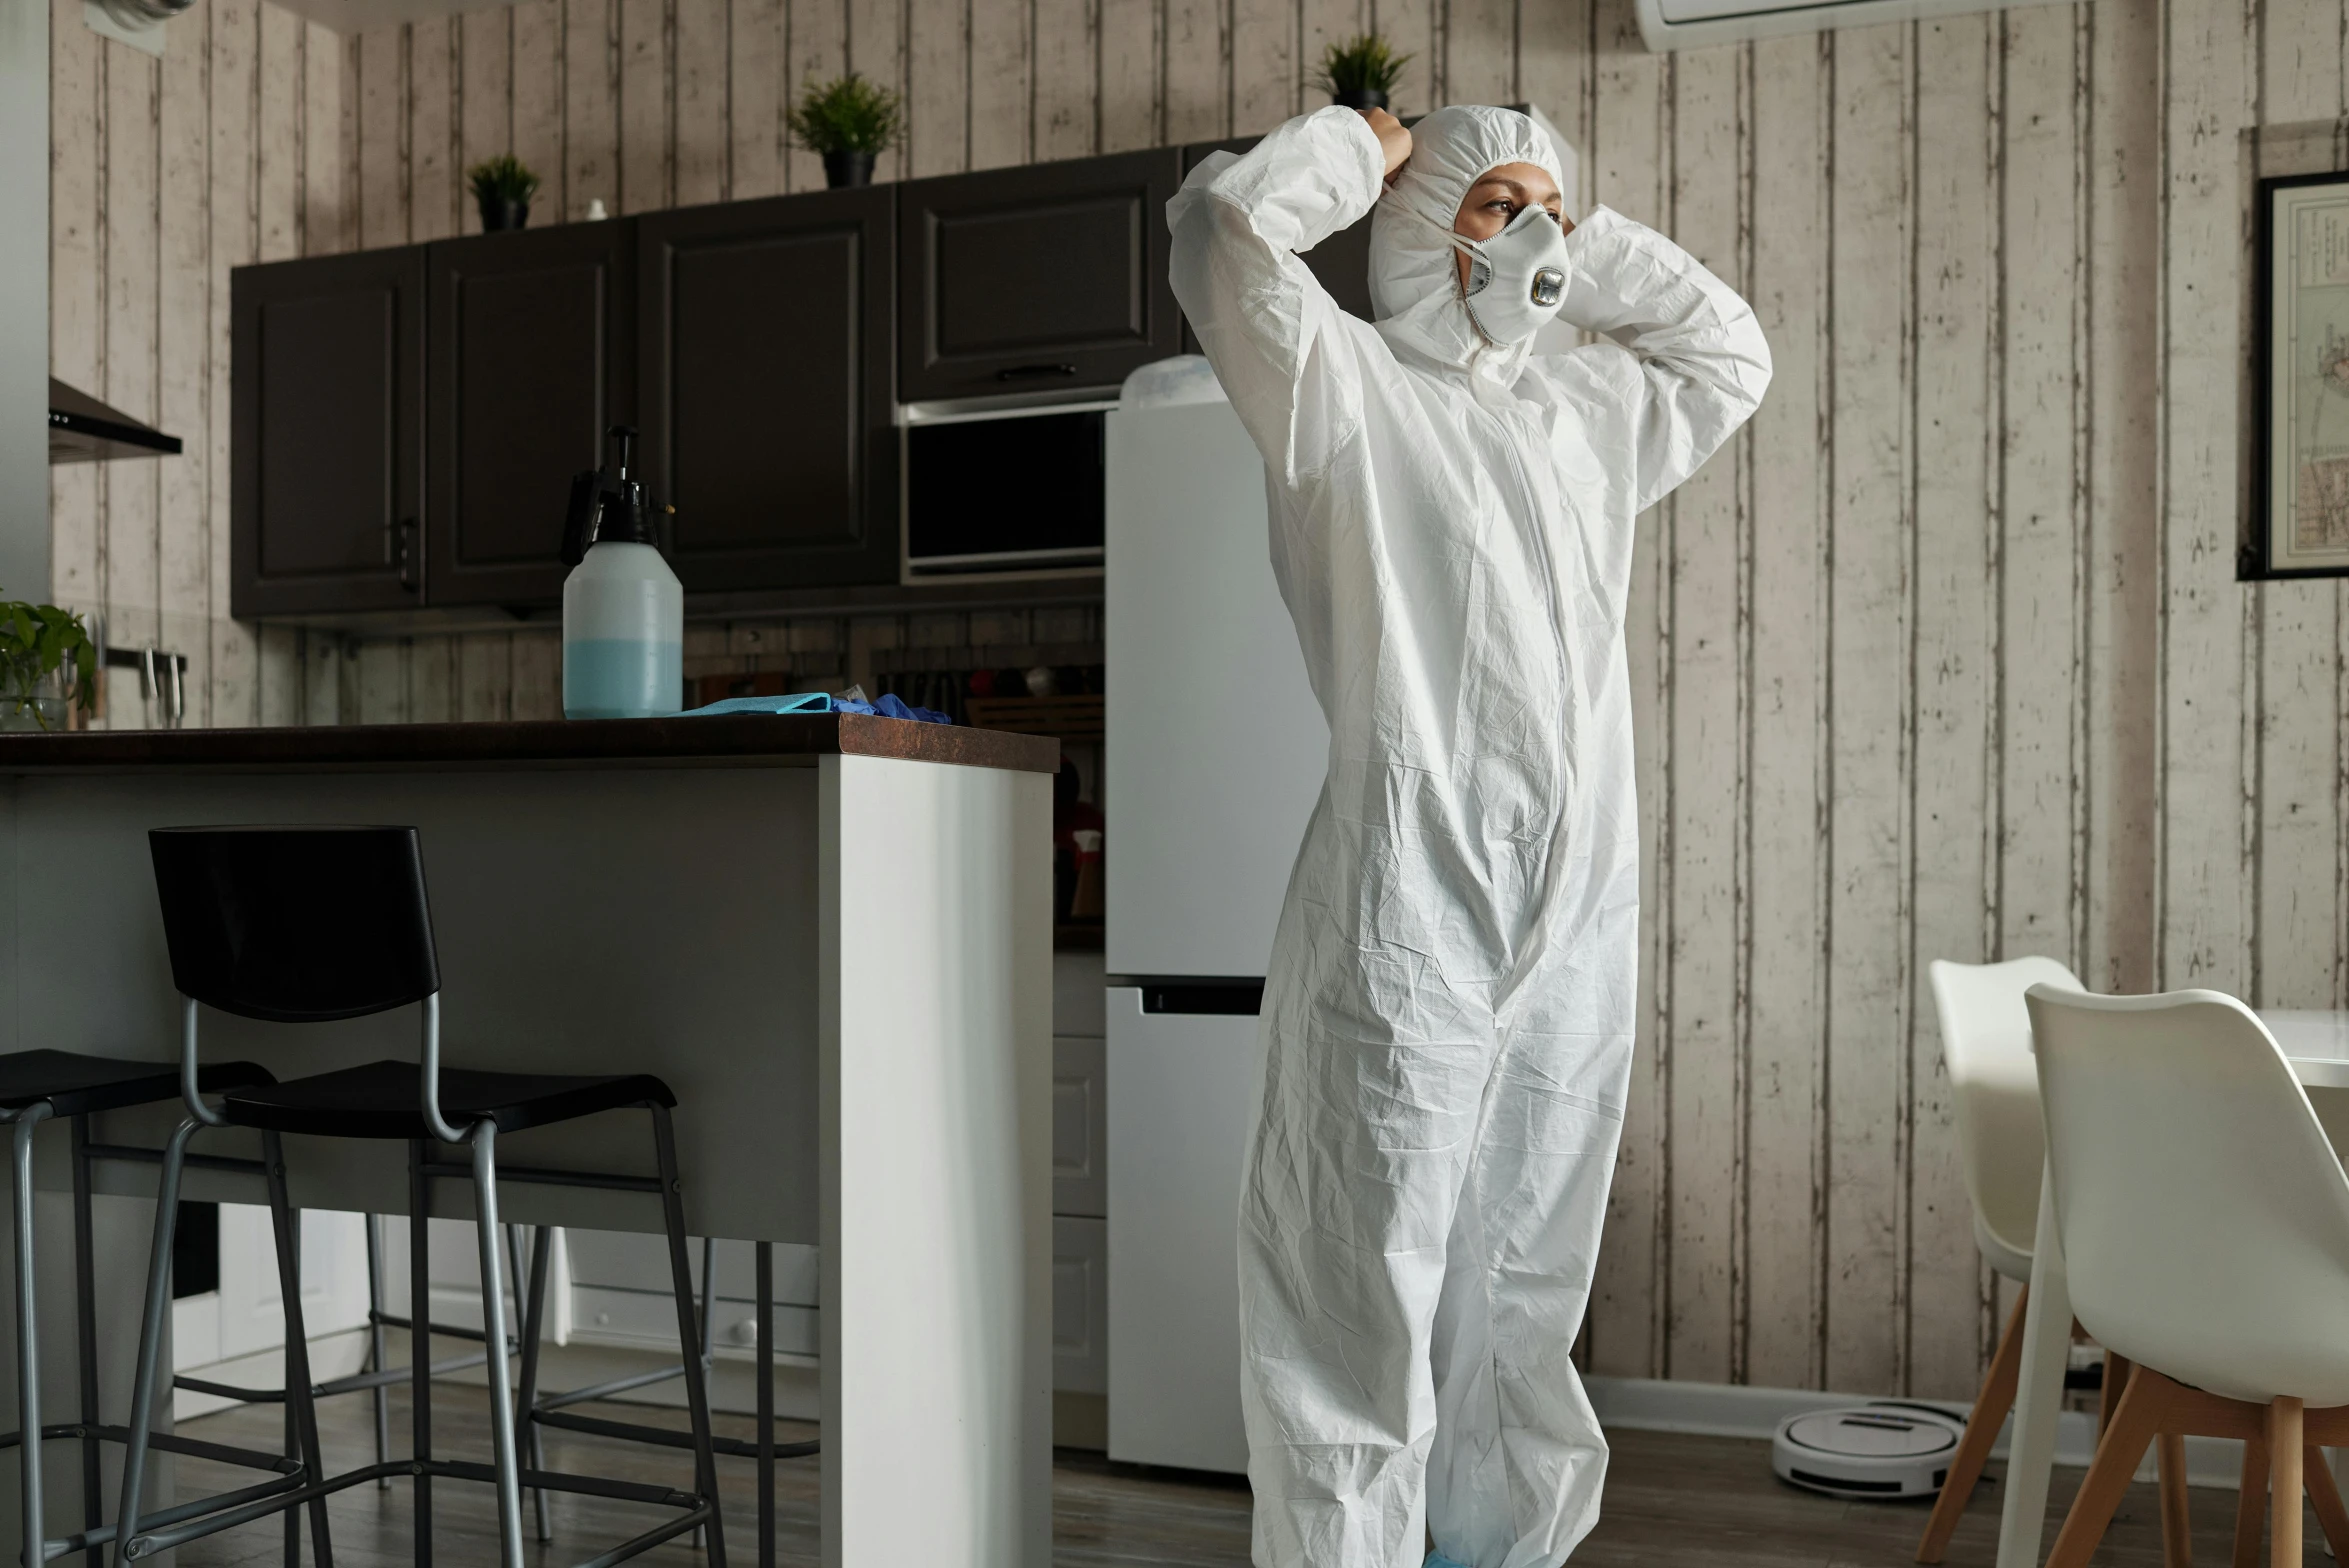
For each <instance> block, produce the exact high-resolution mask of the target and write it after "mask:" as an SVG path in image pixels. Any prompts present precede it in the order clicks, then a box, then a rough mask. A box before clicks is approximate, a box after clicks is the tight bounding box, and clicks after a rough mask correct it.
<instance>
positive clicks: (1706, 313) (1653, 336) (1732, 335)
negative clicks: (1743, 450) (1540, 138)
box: [1536, 207, 1770, 509]
mask: <svg viewBox="0 0 2349 1568" xmlns="http://www.w3.org/2000/svg"><path fill="white" fill-rule="evenodd" d="M1566 250H1567V255H1568V256H1569V258H1570V260H1571V265H1570V267H1569V269H1568V277H1567V283H1566V298H1565V300H1564V302H1563V303H1562V304H1561V305H1560V306H1559V310H1558V314H1559V316H1560V318H1561V319H1563V320H1564V321H1566V322H1567V323H1568V324H1569V325H1571V326H1576V327H1580V328H1581V329H1583V330H1584V331H1586V332H1590V333H1593V334H1596V335H1597V336H1598V337H1599V338H1601V339H1602V340H1603V341H1601V342H1597V343H1593V344H1589V345H1586V346H1585V347H1582V348H1579V349H1576V350H1574V351H1573V352H1571V353H1568V354H1563V355H1556V356H1551V357H1548V358H1546V359H1544V360H1539V361H1536V364H1537V366H1539V368H1541V369H1543V370H1545V371H1547V372H1548V373H1549V376H1550V377H1551V378H1552V379H1553V381H1554V383H1555V384H1557V385H1559V386H1561V387H1562V388H1571V389H1574V390H1575V392H1576V394H1577V397H1578V400H1580V401H1585V402H1595V403H1602V404H1611V405H1613V406H1616V407H1619V408H1620V409H1621V410H1622V417H1623V418H1624V419H1625V421H1626V425H1625V427H1624V435H1625V437H1626V441H1625V444H1626V445H1628V447H1629V449H1630V455H1631V458H1632V466H1633V469H1634V473H1633V484H1634V488H1635V490H1636V492H1637V496H1638V505H1639V507H1640V508H1642V509H1645V508H1647V507H1649V506H1652V505H1654V504H1655V503H1656V502H1657V501H1658V500H1660V499H1662V498H1663V497H1664V496H1665V495H1667V494H1669V493H1670V492H1671V491H1672V489H1673V488H1674V487H1675V486H1677V485H1678V484H1679V483H1680V482H1681V481H1682V480H1684V479H1686V478H1688V476H1689V475H1691V474H1693V473H1695V472H1696V471H1697V469H1698V468H1699V467H1701V466H1703V464H1704V461H1705V459H1706V458H1708V457H1711V456H1712V455H1713V453H1714V452H1715V451H1716V450H1718V449H1719V447H1720V446H1721V444H1722V443H1723V442H1725V441H1727V440H1728V439H1729V437H1730V435H1731V434H1732V433H1733V432H1735V431H1736V429H1737V427H1738V426H1739V425H1742V424H1744V423H1745V421H1746V419H1747V417H1748V416H1750V415H1751V414H1752V413H1753V411H1754V410H1755V409H1756V408H1757V407H1759V406H1760V404H1761V401H1762V394H1763V392H1764V391H1765V390H1767V388H1768V387H1769V385H1770V345H1769V344H1768V343H1766V342H1764V341H1763V339H1762V328H1761V324H1760V323H1759V322H1757V321H1756V320H1755V319H1754V313H1753V309H1752V307H1751V306H1749V305H1747V304H1746V302H1745V301H1744V300H1742V299H1740V298H1739V297H1738V296H1737V293H1736V291H1734V290H1733V289H1731V288H1730V287H1729V285H1727V284H1726V283H1723V282H1722V281H1721V280H1720V279H1719V278H1717V277H1715V276H1713V274H1712V273H1710V272H1708V271H1707V270H1705V267H1704V265H1703V264H1702V263H1701V262H1699V261H1698V260H1697V259H1696V258H1695V257H1694V256H1691V255H1690V254H1689V253H1688V252H1686V251H1684V250H1682V249H1681V248H1680V247H1679V246H1677V245H1675V244H1673V243H1672V242H1671V241H1670V240H1668V239H1666V238H1664V236H1663V235H1661V234H1658V233H1657V232H1656V231H1655V230H1653V229H1650V228H1647V227H1645V226H1644V225H1641V224H1638V223H1634V222H1632V221H1631V220H1630V219H1629V218H1626V217H1624V216H1623V215H1622V214H1620V213H1617V212H1612V211H1610V210H1608V209H1607V208H1605V207H1600V208H1596V209H1594V210H1593V211H1592V213H1591V215H1590V216H1589V217H1588V218H1586V219H1584V220H1583V222H1582V223H1581V224H1580V225H1579V226H1577V227H1576V229H1575V230H1574V232H1573V233H1572V234H1569V235H1568V236H1567V237H1566ZM1594 383H1596V385H1594ZM1593 394H1598V396H1596V397H1594V396H1593Z"/></svg>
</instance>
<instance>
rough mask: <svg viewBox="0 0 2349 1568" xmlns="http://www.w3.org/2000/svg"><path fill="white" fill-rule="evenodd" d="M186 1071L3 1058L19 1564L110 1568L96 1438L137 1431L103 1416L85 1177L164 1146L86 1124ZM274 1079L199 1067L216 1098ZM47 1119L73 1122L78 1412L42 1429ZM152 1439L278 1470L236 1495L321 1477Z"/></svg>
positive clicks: (234, 1451)
mask: <svg viewBox="0 0 2349 1568" xmlns="http://www.w3.org/2000/svg"><path fill="white" fill-rule="evenodd" d="M179 1073H180V1070H179V1068H178V1067H177V1066H175V1065H174V1064H172V1063H168V1062H140V1061H126V1060H124V1059H122V1058H120V1057H109V1056H83V1055H79V1054H77V1053H75V1052H71V1051H53V1050H33V1051H15V1052H11V1053H9V1054H7V1055H4V1056H0V1122H6V1123H7V1124H9V1126H10V1127H11V1128H12V1129H13V1132H12V1143H11V1149H10V1153H11V1156H12V1168H13V1171H14V1175H15V1185H16V1208H15V1252H16V1380H17V1381H16V1393H17V1412H18V1423H19V1424H18V1427H17V1430H15V1431H14V1432H10V1433H7V1434H6V1435H4V1436H0V1448H7V1447H11V1446H13V1447H15V1448H16V1449H17V1450H18V1453H17V1466H18V1475H19V1486H20V1495H21V1496H22V1497H23V1499H24V1508H23V1520H22V1523H23V1529H24V1543H23V1544H24V1559H23V1560H24V1561H25V1562H28V1563H40V1562H43V1561H46V1560H47V1559H49V1558H51V1557H63V1556H70V1555H71V1554H73V1553H75V1552H84V1553H87V1554H88V1560H89V1561H90V1562H92V1563H94V1564H98V1565H100V1568H103V1564H104V1563H105V1561H106V1550H105V1549H106V1544H107V1543H108V1542H109V1541H111V1540H113V1538H114V1532H113V1531H112V1530H111V1529H108V1528H106V1527H105V1526H104V1524H103V1523H102V1510H101V1507H100V1501H99V1485H100V1482H99V1477H98V1453H99V1445H100V1444H101V1443H127V1442H128V1441H129V1438H130V1430H129V1428H127V1427H120V1426H108V1425H106V1424H105V1423H104V1422H103V1421H101V1420H100V1418H99V1414H98V1353H97V1339H98V1324H97V1280H96V1268H95V1259H94V1257H93V1254H92V1251H91V1229H90V1186H91V1183H90V1174H91V1171H92V1169H93V1168H94V1167H95V1166H97V1165H98V1164H99V1163H100V1162H102V1161H131V1162H138V1163H145V1164H159V1163H161V1161H162V1159H163V1151H162V1150H160V1149H141V1148H135V1147H128V1146H123V1145H116V1144H104V1143H94V1142H92V1141H91V1137H90V1119H91V1118H92V1117H94V1116H98V1115H101V1114H103V1113H104V1112H107V1111H119V1110H125V1109H128V1108H130V1107H132V1106H139V1105H158V1104H161V1103H163V1102H165V1101H168V1100H175V1099H178V1098H179V1096H180V1077H179ZM269 1081H270V1077H269V1073H268V1071H267V1070H266V1069H264V1068H262V1067H259V1066H257V1065H255V1064H254V1063H252V1062H218V1063H215V1064H213V1065H212V1066H210V1067H207V1068H205V1069H204V1070H203V1072H202V1073H201V1074H200V1075H199V1076H198V1079H197V1086H198V1087H199V1088H200V1089H202V1090H204V1091H206V1092H208V1093H219V1092H221V1091H223V1090H227V1089H234V1088H246V1087H252V1086H255V1085H260V1084H266V1083H268V1082H269ZM51 1120H61V1121H70V1122H71V1123H72V1124H73V1272H74V1338H75V1348H76V1362H77V1364H76V1372H77V1374H78V1377H77V1383H78V1385H79V1386H78V1390H77V1391H78V1393H79V1395H80V1403H81V1419H80V1420H79V1421H74V1422H61V1423H50V1424H47V1425H44V1424H43V1423H42V1421H41V1346H40V1331H39V1325H38V1323H37V1321H36V1318H35V1311H34V1302H35V1299H36V1297H37V1295H38V1291H37V1289H36V1283H37V1275H36V1270H35V1267H34V1248H33V1135H34V1132H35V1131H36V1129H38V1128H39V1127H40V1125H41V1123H43V1122H45V1121H51ZM207 1163H210V1164H217V1165H219V1166H223V1167H226V1168H229V1169H235V1170H240V1171H244V1172H247V1173H251V1174H259V1173H260V1172H261V1165H260V1162H258V1161H254V1160H225V1159H224V1160H218V1161H211V1162H207ZM278 1261H279V1267H280V1269H281V1270H282V1269H284V1268H285V1266H286V1263H287V1259H286V1258H285V1256H284V1254H283V1253H282V1252H281V1253H280V1254H279V1260H278ZM290 1278H291V1276H289V1275H284V1274H282V1273H281V1276H280V1281H279V1283H280V1286H281V1288H285V1287H287V1286H288V1284H289V1281H290ZM28 1432H30V1433H33V1434H34V1438H33V1440H32V1441H30V1442H28V1441H26V1440H25V1434H26V1433H28ZM60 1439H74V1440H78V1441H79V1442H80V1444H81V1462H82V1510H83V1513H82V1529H81V1530H80V1531H79V1532H78V1533H76V1534H74V1535H69V1536H63V1537H58V1538H50V1537H49V1535H48V1521H47V1519H46V1518H45V1517H44V1513H45V1510H44V1506H43V1504H44V1499H43V1494H42V1444H43V1443H44V1442H47V1441H56V1440H60ZM148 1442H149V1444H150V1445H151V1446H153V1447H155V1448H159V1449H162V1450H164V1451H165V1452H168V1453H177V1454H186V1455H191V1456H195V1457H201V1458H205V1459H212V1460H218V1461H221V1462H223V1463H226V1464H231V1465H238V1466H241V1467H244V1468H246V1469H253V1470H267V1471H270V1472H273V1475H274V1479H272V1480H270V1481H266V1482H263V1483H261V1484H260V1485H259V1486H257V1487H253V1488H249V1489H247V1492H246V1493H245V1494H240V1495H249V1496H254V1497H258V1496H272V1495H278V1494H282V1493H285V1492H288V1491H291V1490H293V1489H294V1488H296V1487H299V1486H301V1485H302V1484H303V1483H304V1482H305V1481H306V1480H309V1479H314V1477H312V1476H311V1475H310V1474H309V1472H308V1471H307V1470H306V1468H305V1467H304V1465H303V1464H302V1462H301V1461H299V1460H297V1459H295V1458H293V1457H291V1456H290V1455H288V1454H271V1453H264V1452H262V1451H260V1450H257V1449H247V1448H231V1447H227V1446H225V1445H222V1444H219V1443H200V1442H193V1441H190V1440H188V1439H186V1438H182V1437H177V1436H174V1435H172V1434H170V1433H162V1432H156V1433H150V1434H149V1436H148ZM287 1446H288V1447H289V1448H291V1447H293V1446H294V1445H293V1444H292V1443H291V1442H289V1443H288V1444H287ZM276 1506H277V1507H278V1508H279V1509H280V1510H281V1511H283V1512H284V1513H285V1516H286V1531H287V1552H288V1559H289V1561H290V1560H291V1557H292V1554H293V1553H294V1551H295V1549H296V1548H295V1546H294V1535H293V1532H294V1530H295V1528H296V1519H297V1515H296V1509H297V1507H298V1500H297V1501H291V1502H289V1501H284V1500H281V1501H279V1502H278V1503H277V1505H276Z"/></svg>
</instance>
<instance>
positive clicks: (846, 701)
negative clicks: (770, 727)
mask: <svg viewBox="0 0 2349 1568" xmlns="http://www.w3.org/2000/svg"><path fill="white" fill-rule="evenodd" d="M728 713H871V714H878V715H879V716H880V717H882V718H884V719H910V720H913V721H914V722H916V723H920V724H952V723H953V722H954V720H952V719H950V718H948V717H947V716H946V715H945V714H943V713H940V712H939V711H938V710H937V709H935V708H916V707H912V706H910V705H909V704H908V703H907V702H906V700H905V699H904V698H902V697H900V696H898V695H897V694H895V693H894V692H888V693H884V694H882V695H881V696H880V697H878V698H876V699H875V700H874V701H872V702H858V701H857V700H856V699H855V698H853V697H835V696H833V695H832V694H831V693H830V692H827V691H801V692H793V693H792V694H791V695H790V696H788V697H725V698H721V699H720V700H718V701H716V702H712V703H707V704H704V705H703V706H701V707H699V708H688V709H686V710H685V713H684V715H683V717H687V718H691V717H695V716H697V715H699V716H710V717H716V716H720V715H724V714H728Z"/></svg>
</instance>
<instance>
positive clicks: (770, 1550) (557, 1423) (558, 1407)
mask: <svg viewBox="0 0 2349 1568" xmlns="http://www.w3.org/2000/svg"><path fill="white" fill-rule="evenodd" d="M530 1249H531V1250H530V1260H531V1261H530V1290H529V1305H528V1307H527V1308H526V1309H525V1315H524V1319H523V1326H522V1395H521V1400H520V1405H521V1411H522V1415H521V1420H522V1425H523V1429H524V1431H526V1432H527V1433H528V1434H529V1437H530V1441H531V1443H532V1444H533V1445H534V1447H533V1452H536V1451H537V1449H536V1447H535V1445H536V1444H537V1443H538V1441H539V1431H538V1429H539V1428H540V1427H550V1426H551V1427H560V1428H562V1429H564V1430H566V1431H571V1432H584V1433H588V1434H590V1435H592V1436H596V1437H609V1438H617V1439H619V1440H620V1441H622V1442H629V1443H649V1444H652V1445H654V1446H655V1447H661V1448H684V1447H686V1446H688V1445H689V1444H690V1443H691V1441H692V1438H691V1436H690V1434H688V1433H684V1432H677V1431H673V1430H671V1429H670V1428H668V1427H661V1426H649V1425H646V1424H644V1423H642V1422H635V1421H613V1420H609V1419H607V1418H605V1417H602V1416H583V1415H578V1414H575V1413H573V1412H572V1410H571V1409H570V1408H569V1407H570V1406H572V1405H583V1404H588V1403H591V1402H593V1401H596V1400H601V1399H609V1398H612V1397H613V1396H614V1395H618V1394H624V1393H626V1392H628V1391H629V1390H631V1389H638V1388H645V1387H648V1386H650V1385H652V1384H655V1383H665V1382H667V1381H669V1380H670V1379H671V1378H678V1377H683V1376H684V1375H685V1367H684V1365H683V1363H682V1362H681V1363H680V1364H679V1365H677V1366H673V1367H661V1368H659V1369H657V1370H655V1371H650V1372H636V1373H631V1374H630V1375H628V1376H626V1377H616V1378H613V1379H611V1380H610V1381H609V1382H604V1383H594V1384H590V1385H588V1386H587V1387H584V1388H572V1389H564V1390H561V1391H560V1392H556V1393H547V1392H545V1391H543V1390H541V1389H540V1388H539V1386H538V1352H539V1345H540V1343H541V1340H542V1338H543V1336H544V1333H545V1328H546V1274H547V1269H546V1260H547V1253H548V1227H547V1226H544V1225H541V1226H539V1227H538V1229H537V1232H536V1234H535V1235H534V1236H533V1237H532V1238H531V1243H530ZM756 1259H757V1261H756V1263H755V1264H754V1270H755V1274H756V1280H757V1283H756V1284H755V1286H754V1287H753V1294H754V1295H755V1297H756V1298H757V1302H756V1304H757V1310H758V1333H759V1338H758V1348H757V1356H758V1371H757V1389H758V1418H757V1432H758V1435H757V1436H756V1437H748V1438H744V1437H713V1438H712V1439H711V1440H710V1446H711V1447H712V1448H713V1449H714V1450H715V1451H716V1452H718V1453H721V1454H728V1455H733V1456H735V1457H738V1458H743V1459H750V1460H755V1461H756V1462H757V1464H758V1519H759V1537H758V1562H759V1568H775V1461H776V1460H778V1459H812V1458H814V1457H816V1456H817V1455H819V1454H821V1453H822V1452H823V1451H824V1444H823V1440H822V1439H820V1438H804V1439H802V1440H800V1441H798V1442H794V1443H778V1442H776V1441H775V1345H774V1337H775V1244H774V1243H773V1242H771V1241H762V1242H758V1243H756ZM515 1276H516V1277H517V1278H519V1277H521V1270H520V1269H519V1268H518V1267H517V1269H516V1270H515ZM717 1300H718V1269H717V1243H716V1241H715V1239H714V1238H709V1237H705V1238H703V1241H702V1252H701V1348H700V1351H699V1354H700V1357H701V1366H702V1376H703V1377H704V1378H705V1379H706V1378H707V1377H708V1376H709V1370H710V1365H711V1361H712V1359H713V1358H712V1350H711V1333H710V1328H711V1322H712V1314H713V1313H714V1312H715V1310H716V1307H717ZM692 1354H693V1352H690V1351H688V1352H687V1356H688V1358H690V1356H691V1355H692ZM537 1503H538V1538H539V1539H540V1540H542V1541H544V1540H547V1539H549V1536H550V1532H549V1531H548V1529H547V1517H546V1494H545V1493H543V1492H541V1493H538V1494H537Z"/></svg>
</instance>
